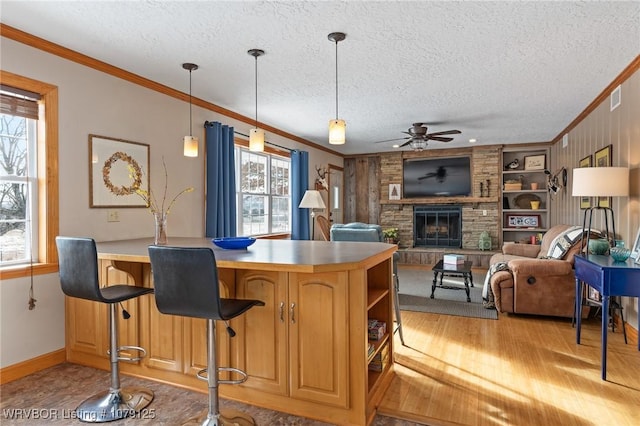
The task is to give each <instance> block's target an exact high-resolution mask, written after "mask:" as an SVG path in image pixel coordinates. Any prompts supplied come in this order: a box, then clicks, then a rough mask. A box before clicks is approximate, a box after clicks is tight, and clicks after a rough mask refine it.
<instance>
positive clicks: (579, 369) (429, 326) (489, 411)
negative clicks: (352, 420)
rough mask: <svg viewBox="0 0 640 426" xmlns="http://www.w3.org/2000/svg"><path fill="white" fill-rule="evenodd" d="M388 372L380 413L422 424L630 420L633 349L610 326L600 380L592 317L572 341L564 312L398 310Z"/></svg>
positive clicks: (635, 411) (635, 402)
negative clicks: (392, 371) (480, 314)
mask: <svg viewBox="0 0 640 426" xmlns="http://www.w3.org/2000/svg"><path fill="white" fill-rule="evenodd" d="M402 322H403V330H404V339H405V343H406V344H407V346H406V347H405V346H402V345H401V344H400V341H399V338H398V336H397V335H396V340H395V350H396V358H395V360H396V374H397V377H395V378H394V380H393V382H392V383H391V386H390V388H389V389H388V391H387V393H386V395H385V398H384V399H383V401H382V403H381V405H380V407H379V412H380V413H381V414H384V415H388V416H394V417H396V416H397V417H402V418H405V419H409V420H413V421H416V422H420V423H424V424H428V425H434V426H437V425H470V426H475V425H505V426H506V425H528V426H529V425H541V426H542V425H545V426H546V425H563V426H566V425H596V424H598V425H619V426H620V425H637V424H639V423H638V422H639V421H640V352H639V351H638V350H637V346H636V345H634V344H631V342H629V343H630V344H627V345H625V344H624V339H623V336H622V333H621V332H620V331H619V330H616V332H615V333H612V332H611V331H609V345H608V368H607V381H602V380H601V379H600V348H601V346H600V322H599V320H587V321H586V323H584V324H583V328H582V343H581V344H580V345H576V343H575V328H572V327H571V320H570V319H554V318H545V317H535V316H518V315H507V314H501V315H499V319H498V320H497V321H495V320H485V319H474V318H463V317H456V316H448V315H434V314H426V313H417V312H407V311H403V312H402Z"/></svg>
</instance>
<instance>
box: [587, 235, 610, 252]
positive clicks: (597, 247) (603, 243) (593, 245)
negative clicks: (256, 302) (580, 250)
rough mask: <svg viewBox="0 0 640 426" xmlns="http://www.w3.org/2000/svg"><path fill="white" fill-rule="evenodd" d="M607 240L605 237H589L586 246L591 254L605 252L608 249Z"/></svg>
mask: <svg viewBox="0 0 640 426" xmlns="http://www.w3.org/2000/svg"><path fill="white" fill-rule="evenodd" d="M609 247H610V245H609V240H607V239H606V238H591V239H589V243H588V248H589V253H591V254H600V255H602V254H607V251H608V250H609Z"/></svg>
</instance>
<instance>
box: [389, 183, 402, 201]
mask: <svg viewBox="0 0 640 426" xmlns="http://www.w3.org/2000/svg"><path fill="white" fill-rule="evenodd" d="M400 189H401V188H400V184H399V183H390V184H389V199H390V200H399V199H400V194H401V192H400Z"/></svg>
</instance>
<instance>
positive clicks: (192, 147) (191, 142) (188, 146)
mask: <svg viewBox="0 0 640 426" xmlns="http://www.w3.org/2000/svg"><path fill="white" fill-rule="evenodd" d="M182 68H184V69H185V70H188V71H189V136H185V137H184V156H185V157H197V156H198V138H196V137H194V136H193V129H192V123H191V71H195V70H197V69H198V66H197V65H196V64H190V63H184V64H182Z"/></svg>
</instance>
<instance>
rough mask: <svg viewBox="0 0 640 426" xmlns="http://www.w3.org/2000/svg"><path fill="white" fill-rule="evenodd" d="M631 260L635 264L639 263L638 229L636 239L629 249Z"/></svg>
mask: <svg viewBox="0 0 640 426" xmlns="http://www.w3.org/2000/svg"><path fill="white" fill-rule="evenodd" d="M631 258H632V259H633V260H634V261H635V263H640V228H638V232H637V233H636V239H635V240H634V243H633V248H632V249H631Z"/></svg>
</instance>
